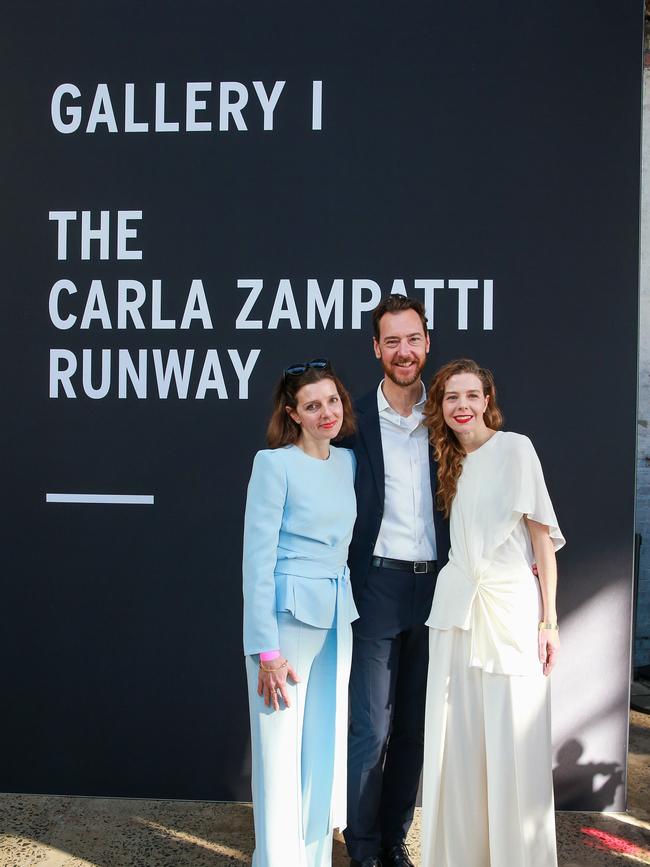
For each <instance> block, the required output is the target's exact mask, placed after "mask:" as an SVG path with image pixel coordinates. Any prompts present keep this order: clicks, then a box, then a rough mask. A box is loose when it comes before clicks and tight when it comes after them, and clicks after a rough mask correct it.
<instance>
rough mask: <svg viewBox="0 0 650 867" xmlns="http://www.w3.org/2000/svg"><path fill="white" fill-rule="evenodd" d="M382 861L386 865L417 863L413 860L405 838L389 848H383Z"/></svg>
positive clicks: (406, 866) (404, 866)
mask: <svg viewBox="0 0 650 867" xmlns="http://www.w3.org/2000/svg"><path fill="white" fill-rule="evenodd" d="M381 863H382V864H383V865H384V867H415V864H414V863H413V862H412V861H411V856H410V855H409V850H408V849H407V848H406V843H405V842H404V841H403V840H402V842H401V843H397V845H395V846H391V847H390V848H389V849H383V850H382V853H381Z"/></svg>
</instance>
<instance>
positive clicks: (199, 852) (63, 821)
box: [0, 688, 650, 867]
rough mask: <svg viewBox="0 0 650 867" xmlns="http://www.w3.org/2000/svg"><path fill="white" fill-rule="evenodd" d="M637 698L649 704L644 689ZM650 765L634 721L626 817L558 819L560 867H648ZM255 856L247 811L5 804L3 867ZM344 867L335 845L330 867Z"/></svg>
mask: <svg viewBox="0 0 650 867" xmlns="http://www.w3.org/2000/svg"><path fill="white" fill-rule="evenodd" d="M648 694H649V695H650V688H648ZM637 697H638V699H639V701H640V703H642V704H643V705H645V704H647V703H648V702H647V701H646V698H647V696H646V693H645V692H644V690H643V688H642V689H641V690H640V691H638V692H637ZM633 700H634V697H633ZM649 709H650V708H649ZM649 756H650V713H644V712H639V711H633V712H632V715H631V720H630V757H629V788H628V792H629V810H628V812H627V813H615V814H598V813H558V814H557V833H558V853H559V863H560V867H592V865H594V867H596V865H609V867H615V865H625V864H628V865H632V864H650V762H649ZM419 818H420V817H419V812H418V815H417V816H416V821H415V822H414V826H413V828H412V829H411V834H410V839H409V846H410V848H411V851H412V853H413V854H414V855H415V857H416V860H417V859H418V857H419V847H418V842H417V841H418V837H419ZM252 850H253V822H252V811H251V807H250V804H222V803H219V804H216V803H206V802H196V801H191V802H190V801H139V800H121V799H109V798H70V797H50V796H44V795H0V867H32V865H39V867H226V865H229V867H233V865H242V867H243V865H248V864H250V861H251V853H252ZM347 864H348V859H347V857H346V855H345V847H344V845H343V843H342V842H341V841H340V840H336V841H335V844H334V858H333V867H344V865H345V867H347ZM287 867H292V865H287ZM512 867H518V865H516V864H513V865H512Z"/></svg>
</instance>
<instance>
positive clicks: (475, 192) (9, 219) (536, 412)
mask: <svg viewBox="0 0 650 867" xmlns="http://www.w3.org/2000/svg"><path fill="white" fill-rule="evenodd" d="M641 6H642V4H641V3H640V2H636V0H635V2H627V0H625V2H621V0H600V2H594V0H590V2H586V0H576V2H572V3H566V2H559V0H549V2H546V3H543V4H535V5H534V6H531V5H530V4H522V3H520V2H515V0H504V2H501V3H498V4H489V3H484V2H478V0H468V2H465V3H462V4H453V3H443V2H426V3H425V2H418V3H411V4H393V5H392V6H385V5H382V4H376V3H371V2H366V0H359V2H355V3H353V4H351V3H337V2H334V3H328V4H317V3H311V2H300V3H287V2H279V3H274V4H267V3H261V2H249V3H247V4H243V5H242V4H240V3H234V2H221V3H214V2H199V0H185V2H183V3H180V2H173V3H172V2H149V0H145V2H140V3H138V4H132V3H125V2H117V0H113V2H110V3H108V2H95V3H92V4H84V3H81V2H76V0H68V2H53V3H48V4H44V3H36V2H33V0H22V2H15V0H14V2H10V3H6V4H5V6H4V16H3V17H4V21H3V25H4V26H3V27H2V33H1V36H0V40H1V42H0V64H1V65H2V74H1V75H0V82H1V92H2V105H3V112H4V120H5V123H4V124H3V133H2V135H1V136H0V154H1V159H2V165H3V169H4V183H3V190H4V194H3V208H2V247H1V251H0V252H1V254H2V265H3V269H4V273H3V278H2V281H1V284H0V286H1V304H2V307H1V311H0V328H1V329H2V336H1V340H0V353H1V355H0V364H1V365H2V368H1V369H2V395H3V406H4V413H3V418H4V421H3V424H2V442H3V448H2V451H3V455H4V461H3V463H4V466H5V474H4V479H5V483H4V485H3V497H2V502H3V515H2V523H1V526H2V528H3V531H4V537H5V538H4V542H3V544H2V552H3V559H4V564H3V566H2V573H1V574H2V578H1V579H0V580H1V581H2V587H3V590H2V598H1V600H0V602H1V607H0V612H1V614H0V617H1V620H2V627H1V629H0V650H1V652H2V658H3V660H4V662H5V665H4V666H3V694H4V698H5V702H6V703H5V707H4V710H3V712H2V714H1V715H0V730H1V731H2V743H3V744H4V756H3V760H2V762H1V763H0V789H2V790H5V791H21V792H58V793H79V794H82V793H83V794H102V795H128V796H148V797H163V798H209V799H229V798H233V799H245V798H247V797H248V795H249V789H248V771H249V760H248V744H247V740H248V738H247V724H248V723H247V710H246V704H245V690H244V668H243V658H242V651H241V591H240V581H241V576H240V558H241V531H242V513H243V504H244V497H245V487H246V483H247V479H248V474H249V471H250V465H251V461H252V456H253V453H254V452H255V450H256V449H257V448H259V447H261V446H262V445H263V431H264V427H265V422H266V417H267V414H268V410H269V404H270V392H271V387H272V384H273V383H274V381H275V379H276V378H277V376H278V374H279V372H280V371H281V370H282V368H283V367H284V366H285V365H286V364H287V363H290V362H294V361H296V360H301V359H303V358H312V357H315V356H320V355H325V356H327V357H329V358H331V359H333V360H334V362H335V363H336V365H337V367H338V369H339V372H340V373H341V374H342V376H343V378H344V380H345V381H346V382H347V383H348V384H349V386H350V388H351V390H352V391H353V392H354V393H357V394H359V393H361V392H363V391H365V390H368V389H369V388H371V387H375V386H376V383H377V381H378V378H379V369H378V367H377V365H376V362H375V360H374V357H373V356H372V352H371V344H370V322H369V314H368V313H367V312H364V313H362V314H361V318H360V325H361V328H360V329H359V328H357V327H355V326H356V325H357V324H358V323H357V322H355V321H354V319H353V315H352V311H353V304H354V297H355V293H356V295H357V296H358V297H361V299H362V300H368V299H369V298H370V297H371V292H370V290H369V289H368V288H365V289H364V288H362V289H359V285H358V284H356V286H355V285H354V284H353V281H354V280H373V281H375V282H376V283H377V284H378V286H379V287H380V288H381V290H382V292H383V293H386V292H388V291H390V290H391V288H395V289H398V290H399V289H401V288H402V284H399V283H397V284H394V282H393V281H395V280H403V281H404V284H403V288H405V290H406V292H407V293H408V294H413V295H415V296H416V297H419V298H424V290H423V288H416V286H415V281H416V280H439V281H444V282H443V287H442V288H436V289H435V291H434V297H435V308H434V328H433V331H432V335H431V336H432V353H431V361H430V364H429V367H428V374H431V373H432V372H433V370H434V369H435V367H436V365H437V364H438V363H440V362H442V361H445V360H448V359H450V358H453V357H458V356H461V355H462V356H465V355H469V356H472V357H475V358H477V359H478V360H480V362H481V363H482V364H485V365H487V366H490V367H492V368H493V369H494V371H495V374H496V377H497V383H498V384H499V387H500V397H501V402H502V404H503V408H504V410H505V414H506V420H507V427H508V428H509V429H511V430H516V431H520V432H523V433H527V434H529V435H530V436H531V437H532V439H533V441H534V442H535V444H536V446H537V448H538V451H539V453H540V455H541V458H542V461H543V464H544V467H545V471H546V475H547V480H548V484H549V488H550V490H551V493H552V496H553V499H554V501H555V505H556V510H557V513H558V516H559V519H560V523H561V525H562V528H563V530H564V532H565V535H566V537H567V539H568V545H567V548H566V551H563V552H562V553H561V555H560V561H559V562H560V571H561V591H560V614H561V617H562V622H563V626H564V629H563V642H564V656H563V659H562V664H561V667H560V669H559V670H558V672H557V674H555V675H554V692H555V696H554V699H555V704H554V719H555V735H556V746H557V748H558V750H560V754H559V756H558V758H557V765H558V773H557V777H558V804H559V805H560V806H563V805H564V806H571V807H573V808H575V807H576V806H580V807H581V808H583V809H587V808H594V807H601V808H616V809H621V808H622V807H623V804H624V786H623V785H622V784H621V781H622V774H621V768H622V766H624V763H625V752H626V727H627V684H628V674H629V645H630V586H631V566H632V534H633V502H634V500H633V497H634V494H633V491H634V454H635V395H636V381H635V375H636V351H637V260H638V186H639V160H640V155H639V136H640V107H641V101H640V95H641V54H640V48H641V27H642V8H641ZM224 81H228V82H233V81H234V82H240V83H242V84H243V85H244V86H245V87H246V88H247V91H248V95H249V102H248V105H247V106H246V107H245V108H244V109H243V117H244V119H245V122H246V124H247V126H248V129H247V130H237V129H235V128H234V125H233V122H232V120H231V122H230V129H228V130H219V106H220V84H219V83H220V82H224ZM254 81H262V82H264V85H265V87H266V91H267V93H270V92H271V89H272V87H273V84H274V82H276V81H285V82H286V84H285V85H284V89H283V91H282V93H281V95H280V97H279V100H278V103H277V106H276V109H275V111H274V117H273V129H267V130H265V129H263V116H262V111H261V108H260V103H259V100H258V98H257V96H256V93H255V91H254V87H253V84H252V82H254ZM313 81H321V82H322V94H323V96H322V129H320V130H319V129H312V82H313ZM156 82H164V83H165V84H166V94H165V97H166V100H165V112H166V114H165V118H166V120H167V121H168V122H170V121H178V122H179V131H178V132H155V131H154V124H155V84H156ZM187 82H211V83H212V90H211V91H207V90H204V92H201V93H198V94H197V99H202V100H204V101H205V103H206V108H205V110H204V111H199V112H197V114H196V120H197V121H201V122H207V121H211V122H212V130H211V131H196V132H192V131H186V129H185V127H186V120H185V117H186V83H187ZM66 83H71V84H74V85H75V86H76V87H77V88H78V89H79V91H80V92H81V96H80V97H79V98H78V99H73V98H71V97H69V96H68V97H66V98H65V99H64V100H63V106H64V108H65V107H66V106H80V107H81V108H82V120H81V124H80V126H79V129H78V130H77V131H72V132H68V133H63V132H60V131H58V130H57V129H56V128H55V125H54V123H53V120H52V117H51V104H52V97H53V94H54V93H55V91H56V88H57V87H58V86H59V85H61V84H66ZM100 83H101V84H105V85H106V86H107V92H108V94H109V96H110V100H111V106H112V109H113V111H114V114H115V122H116V127H117V131H116V132H110V131H109V128H108V124H107V123H106V122H99V123H98V124H97V125H96V128H95V131H94V132H93V131H89V132H86V128H87V125H88V120H89V117H90V115H91V106H92V103H93V99H94V98H95V93H96V90H97V86H98V84H100ZM127 83H131V84H133V85H134V89H133V92H134V100H135V114H134V117H135V120H136V121H138V122H140V123H143V122H148V123H149V131H148V132H126V131H125V119H124V115H125V109H124V104H125V84H127ZM102 108H103V110H104V111H106V110H107V103H106V102H105V101H104V103H103V105H102ZM69 121H70V118H69V117H68V116H67V115H65V114H64V116H63V122H69ZM102 210H104V211H109V212H110V216H109V219H110V247H109V258H108V259H101V258H100V255H99V244H98V242H92V244H91V248H90V253H91V256H90V259H88V260H84V259H82V258H81V256H80V228H79V227H80V222H81V212H82V211H91V212H92V214H91V219H92V224H93V226H97V225H99V220H100V211H102ZM127 210H131V211H142V219H141V220H140V221H133V220H132V221H131V223H130V224H129V225H130V226H131V227H133V228H137V230H138V234H137V238H132V239H130V240H129V241H128V244H127V246H128V247H129V248H131V249H138V250H142V258H141V259H137V260H135V259H128V260H126V259H118V258H117V255H116V234H117V233H116V221H117V212H118V211H127ZM53 211H72V212H76V213H77V217H78V219H77V220H76V222H74V223H72V222H71V223H70V224H69V227H68V242H69V245H68V250H67V258H66V259H62V260H59V259H58V258H57V222H56V221H54V220H51V219H50V218H49V215H50V212H53ZM61 279H68V280H70V281H72V282H73V284H74V286H75V287H76V289H77V292H76V294H69V293H68V292H66V291H64V292H63V293H62V294H61V296H60V301H61V303H60V315H61V316H63V317H65V316H67V315H68V314H69V313H73V314H76V315H77V316H78V317H79V318H78V319H77V321H76V323H75V324H74V325H73V326H72V327H71V328H68V329H60V328H57V327H56V326H55V324H54V323H53V322H52V320H51V318H50V315H49V313H48V298H49V296H50V291H51V288H52V286H53V285H54V284H55V283H56V281H58V280H61ZM251 279H259V280H263V287H264V288H263V290H262V292H261V294H260V296H259V298H258V300H257V302H256V303H255V305H254V307H253V309H252V312H251V313H250V316H249V317H248V318H249V319H251V320H261V322H262V327H261V328H237V327H236V320H237V318H238V316H239V315H240V312H241V309H242V307H243V305H244V302H245V300H246V298H247V296H248V290H245V289H244V288H238V285H237V282H238V280H251ZM309 279H317V280H318V281H319V285H320V289H321V292H322V293H323V295H324V297H327V294H328V293H329V291H330V288H331V286H332V281H333V280H335V279H340V280H343V290H342V291H343V299H342V309H343V316H342V320H343V321H342V323H341V324H342V327H340V328H336V327H334V326H335V321H334V317H333V316H332V318H331V319H330V320H329V323H328V325H327V327H323V324H322V322H321V319H320V317H319V316H317V317H316V322H315V327H313V328H308V327H307V325H308V319H307V308H308V300H307V295H308V280H309ZM459 279H461V280H462V279H475V280H477V281H478V287H477V288H475V289H474V288H471V289H468V290H467V293H468V307H467V310H468V320H467V327H466V328H462V329H459V327H458V326H459V322H458V318H459V316H458V308H459V296H460V297H461V298H462V291H461V292H459V290H458V288H452V287H453V284H452V287H450V285H449V281H454V280H459ZM93 280H99V281H101V286H102V289H103V292H104V295H105V298H106V305H107V310H108V316H109V319H110V324H111V326H112V327H111V328H108V327H103V324H102V322H101V321H100V320H98V319H97V318H95V319H94V320H91V321H90V324H89V327H88V328H84V329H82V328H81V327H80V322H81V316H82V314H83V311H84V307H85V304H86V301H87V297H88V293H89V290H90V287H91V284H92V281H93ZM120 280H135V281H139V282H141V283H142V285H143V286H144V289H145V291H146V301H145V302H144V304H143V306H142V307H141V309H140V313H141V315H142V320H143V324H144V328H136V327H135V325H134V323H133V322H132V321H131V320H129V321H128V322H127V327H125V328H119V327H118V324H119V323H118V312H117V307H118V305H117V299H118V281H120ZM153 280H160V281H161V298H162V316H163V317H164V318H166V319H168V318H176V320H177V326H180V321H181V317H182V315H183V310H184V308H185V304H186V299H187V295H188V292H189V290H190V285H191V284H192V281H193V280H201V281H202V285H203V288H204V290H205V298H206V302H207V304H208V306H209V311H210V316H211V323H212V327H211V328H207V327H204V325H205V323H206V321H207V320H205V319H204V321H203V323H202V322H201V321H199V320H198V319H195V320H194V321H193V322H191V324H190V327H189V328H185V329H181V328H180V327H177V328H175V329H171V328H162V329H161V328H154V327H152V314H151V304H152V281H153ZM281 280H289V281H290V285H291V289H292V292H293V297H294V300H295V305H296V311H297V320H295V319H294V322H293V323H292V322H291V321H290V319H288V318H283V319H280V320H279V322H278V325H277V328H273V329H269V328H268V323H269V319H270V317H271V312H272V309H273V305H274V302H275V300H276V293H277V290H278V286H279V284H280V281H281ZM484 281H492V285H493V306H492V308H491V310H492V325H493V327H492V328H485V325H486V324H488V325H489V322H487V323H486V321H485V320H484V299H485V283H484ZM280 285H282V286H283V287H286V285H287V284H280ZM488 286H489V283H488ZM96 288H97V284H95V289H96ZM128 291H130V292H131V294H133V292H134V291H135V290H134V289H131V290H128ZM286 306H287V304H286V303H285V307H286ZM461 306H462V305H461ZM461 313H462V310H461ZM461 318H462V317H461ZM488 319H489V316H488ZM105 324H107V320H105V322H104V325H105ZM292 324H293V325H298V324H299V326H300V327H292ZM461 324H464V323H462V322H461ZM53 349H56V350H67V351H68V352H69V353H72V354H73V355H74V359H75V360H76V362H77V363H78V372H77V373H76V374H75V375H74V376H73V378H72V380H71V383H72V385H73V388H74V390H75V393H76V397H75V398H71V397H67V396H66V394H65V392H64V390H63V388H62V387H60V388H59V391H58V396H57V397H54V396H52V397H50V396H49V395H50V384H49V380H50V351H51V350H53ZM84 349H88V350H91V353H90V356H91V360H92V385H93V386H94V388H98V387H99V386H100V381H101V358H102V356H101V351H102V350H110V351H111V380H110V386H108V389H107V393H106V395H105V396H103V397H99V398H91V397H89V396H88V395H87V394H86V391H89V390H90V389H89V388H86V389H84V385H83V382H82V360H83V350H84ZM120 349H122V350H128V351H129V352H130V353H131V357H132V359H133V361H134V363H137V361H138V358H139V356H138V350H146V359H147V364H148V380H147V388H146V397H142V398H138V397H137V396H136V394H135V392H134V389H133V388H132V387H131V386H130V385H129V387H128V391H127V396H126V397H124V398H120V397H119V371H118V353H119V350H120ZM190 349H193V350H194V359H193V367H192V374H191V378H190V384H189V387H188V391H187V397H185V398H180V397H179V396H178V392H177V390H176V388H175V387H174V386H172V387H171V389H170V392H169V395H168V396H167V397H166V398H162V397H161V396H160V394H159V390H158V387H157V380H156V373H155V368H154V360H153V359H154V350H160V358H161V359H162V360H163V363H164V362H165V361H166V360H167V358H168V352H169V351H170V350H178V352H179V356H180V359H181V361H183V359H184V358H185V353H186V351H187V350H190ZM229 349H230V350H237V351H238V352H239V353H240V355H241V358H242V359H243V360H244V361H245V360H246V358H247V357H248V353H249V351H250V350H253V349H255V350H257V349H259V350H260V354H259V357H258V358H257V361H256V363H255V366H254V368H253V370H252V373H251V375H250V379H249V383H248V396H247V397H245V398H240V397H239V391H238V381H237V377H236V375H235V372H234V368H233V364H232V362H231V360H230V356H229V354H228V350H229ZM208 350H217V353H218V359H219V362H220V364H221V367H222V371H223V379H224V389H222V396H221V397H220V396H219V394H218V390H217V389H215V388H212V389H209V390H207V392H206V393H205V397H204V398H203V399H200V398H199V399H197V397H196V394H197V388H198V386H199V382H200V375H201V370H202V367H203V364H204V360H205V358H206V353H207V352H208ZM225 394H227V396H225ZM53 492H54V493H57V492H58V493H61V492H63V493H65V492H68V493H70V492H73V493H74V492H76V493H114V494H148V495H152V496H153V497H154V504H153V505H96V504H93V505H82V504H61V503H54V502H46V494H47V493H53ZM562 747H564V748H565V749H564V750H563V751H562ZM603 768H604V769H605V770H603ZM598 769H600V770H598ZM596 773H603V774H605V775H606V776H607V774H608V773H609V777H608V780H609V788H607V790H606V791H604V792H600V794H599V793H598V792H594V791H593V789H594V775H595V774H596ZM596 788H598V787H597V786H596ZM605 801H606V803H605Z"/></svg>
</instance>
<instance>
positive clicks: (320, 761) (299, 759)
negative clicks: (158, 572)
mask: <svg viewBox="0 0 650 867" xmlns="http://www.w3.org/2000/svg"><path fill="white" fill-rule="evenodd" d="M278 626H279V630H280V647H281V650H282V654H283V656H285V657H286V658H287V659H288V660H289V663H290V664H291V665H292V666H293V668H294V669H295V671H296V673H297V674H298V675H299V677H300V678H301V682H300V683H298V684H293V683H292V682H291V683H290V685H289V686H288V692H289V695H290V701H291V707H285V705H284V702H283V701H282V700H280V710H279V711H273V710H272V709H271V708H267V707H266V705H265V704H264V699H263V698H262V697H260V696H259V695H258V694H257V679H258V666H259V660H258V657H257V656H247V657H246V674H247V677H248V702H249V709H250V720H251V755H252V787H253V815H254V818H255V852H254V854H253V864H252V867H330V865H331V863H332V828H331V825H330V808H331V801H332V779H333V771H334V720H335V712H336V629H318V628H317V627H315V626H309V625H308V624H306V623H301V622H300V621H299V620H296V619H295V618H294V617H293V616H292V615H291V614H287V613H284V612H282V613H278Z"/></svg>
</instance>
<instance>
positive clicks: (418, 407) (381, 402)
mask: <svg viewBox="0 0 650 867" xmlns="http://www.w3.org/2000/svg"><path fill="white" fill-rule="evenodd" d="M383 383H384V380H383V379H382V381H381V382H380V383H379V385H378V386H377V409H378V410H379V412H380V413H382V412H389V413H393V414H394V415H399V413H396V412H395V410H394V409H393V407H392V406H391V405H390V404H389V403H388V401H387V400H386V397H385V395H384V390H383V388H382V385H383ZM426 399H427V390H426V388H425V387H424V383H422V394H421V396H420V399H419V400H418V401H417V403H416V404H415V405H414V406H413V410H414V411H416V412H418V413H421V412H422V411H423V410H424V403H425V401H426Z"/></svg>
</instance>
